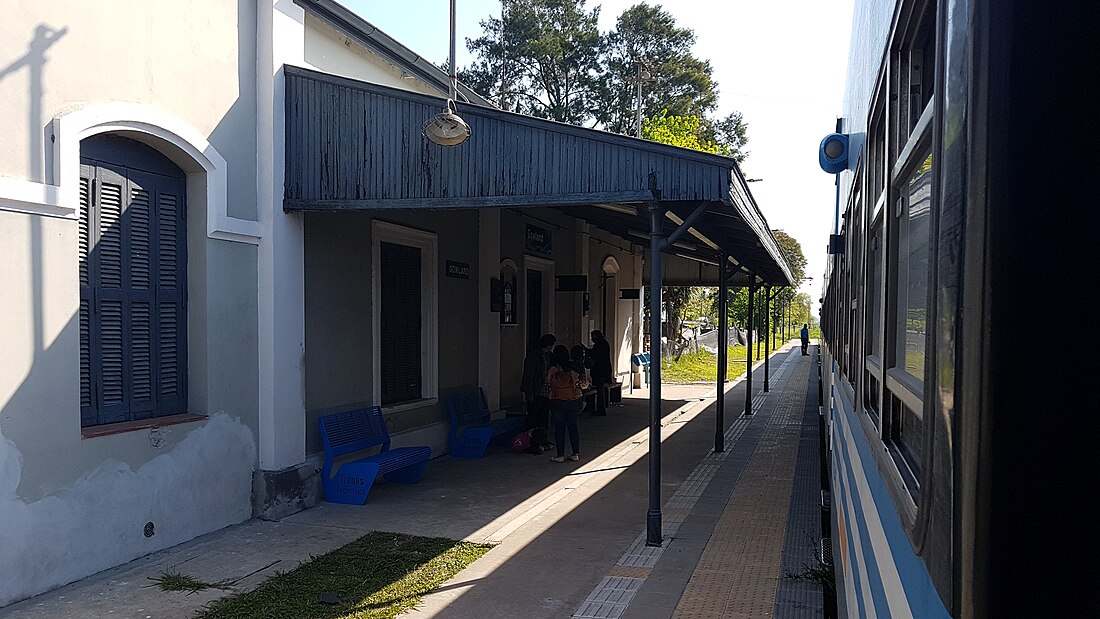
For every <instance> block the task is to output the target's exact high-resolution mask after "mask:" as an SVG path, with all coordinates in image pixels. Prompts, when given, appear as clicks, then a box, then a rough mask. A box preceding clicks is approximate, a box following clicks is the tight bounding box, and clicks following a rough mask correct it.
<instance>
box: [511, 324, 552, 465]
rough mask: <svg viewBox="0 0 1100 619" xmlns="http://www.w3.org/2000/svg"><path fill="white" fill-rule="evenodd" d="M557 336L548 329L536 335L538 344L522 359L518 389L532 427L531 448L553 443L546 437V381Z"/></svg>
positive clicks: (542, 448)
mask: <svg viewBox="0 0 1100 619" xmlns="http://www.w3.org/2000/svg"><path fill="white" fill-rule="evenodd" d="M557 341H558V338H556V337H554V336H553V335H552V334H550V333H547V334H545V335H543V336H542V337H541V338H539V341H538V345H537V346H531V350H530V352H528V353H527V358H526V359H524V360H523V377H522V378H521V379H520V387H519V390H520V391H522V392H523V398H524V400H526V402H527V429H528V430H531V450H532V452H535V453H539V454H541V453H542V450H544V449H549V448H551V447H553V446H554V445H553V443H551V442H550V440H549V436H550V433H549V427H550V385H548V384H547V383H546V370H547V369H549V367H550V351H551V350H553V349H554V344H555V343H556V342H557Z"/></svg>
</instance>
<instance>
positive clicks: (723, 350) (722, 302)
mask: <svg viewBox="0 0 1100 619" xmlns="http://www.w3.org/2000/svg"><path fill="white" fill-rule="evenodd" d="M728 262H729V261H728V260H727V259H726V255H725V254H722V259H721V261H720V262H719V263H718V282H719V283H718V401H717V402H716V408H717V413H718V418H717V419H716V420H715V424H714V452H715V453H722V452H723V451H725V450H726V445H725V443H726V435H725V427H726V373H727V370H728V363H729V320H730V318H729V306H728V301H727V300H726V296H727V295H726V293H727V292H728V290H729V288H728V287H727V286H726V279H727V276H726V269H727V268H728V266H729V265H728V264H727V263H728Z"/></svg>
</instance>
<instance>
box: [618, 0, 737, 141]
mask: <svg viewBox="0 0 1100 619" xmlns="http://www.w3.org/2000/svg"><path fill="white" fill-rule="evenodd" d="M694 44H695V33H694V32H693V31H692V30H691V29H690V28H679V27H677V26H676V18H674V17H673V16H672V15H671V14H670V13H669V12H668V11H665V10H664V9H663V8H661V7H660V6H653V5H649V4H646V3H644V2H642V3H639V4H636V5H634V6H632V7H630V8H628V9H626V10H625V11H623V13H622V14H621V15H619V18H618V19H617V20H616V22H615V29H614V30H612V31H611V32H608V33H607V37H606V50H605V58H606V60H605V64H606V71H605V72H604V74H603V76H602V79H601V80H600V85H601V89H602V90H601V92H602V94H603V99H604V102H605V104H606V106H605V107H604V108H602V109H601V111H600V112H599V113H598V114H597V117H598V118H599V120H600V122H601V124H603V126H604V127H606V128H607V130H609V131H615V132H618V133H627V134H633V133H634V128H635V122H636V118H637V109H638V108H637V105H638V101H637V78H638V73H639V71H638V69H639V67H638V64H639V63H641V65H642V67H643V70H644V71H645V72H646V73H648V74H649V77H648V79H645V80H644V81H643V83H642V113H643V115H644V116H646V117H652V116H656V115H657V114H658V113H660V111H661V110H670V111H671V112H672V114H673V115H676V116H686V115H696V116H702V115H704V114H705V113H707V112H709V111H711V110H713V109H714V106H715V104H716V103H717V100H718V92H717V84H716V83H715V82H714V79H713V78H712V75H711V73H712V68H711V66H710V63H709V62H707V61H703V60H699V59H698V58H696V57H695V55H694V54H692V53H691V47H692V45H694Z"/></svg>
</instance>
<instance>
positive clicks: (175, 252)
mask: <svg viewBox="0 0 1100 619" xmlns="http://www.w3.org/2000/svg"><path fill="white" fill-rule="evenodd" d="M96 163H98V162H93V161H87V162H85V165H82V166H81V214H80V235H79V236H80V258H81V261H80V278H81V309H80V337H81V344H80V355H81V358H80V366H81V367H80V376H81V421H82V424H83V425H98V424H104V423H113V422H118V421H128V420H134V419H144V418H148V417H155V416H162V415H170V414H174V413H180V412H185V411H186V409H187V400H186V393H187V387H186V375H187V373H186V349H185V344H186V305H185V303H186V295H185V291H186V254H185V251H184V249H185V246H186V245H185V236H184V231H185V229H186V228H185V220H184V212H183V205H184V204H185V200H184V198H185V196H184V183H185V181H184V179H183V178H175V177H170V176H164V175H161V174H153V173H148V172H143V171H139V170H134V169H130V168H126V167H123V166H117V165H110V164H104V165H96ZM85 189H86V191H85ZM85 195H87V196H88V198H89V199H88V200H85Z"/></svg>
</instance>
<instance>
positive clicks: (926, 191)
mask: <svg viewBox="0 0 1100 619" xmlns="http://www.w3.org/2000/svg"><path fill="white" fill-rule="evenodd" d="M902 192H903V194H902V197H901V211H902V212H901V214H900V217H899V225H898V285H897V294H898V299H897V312H898V316H897V318H898V331H897V333H898V340H899V341H898V345H897V347H896V348H897V351H896V352H897V358H896V360H895V362H896V365H897V367H900V368H902V369H904V370H905V371H906V372H907V373H908V374H910V375H911V376H913V377H914V378H917V379H918V380H921V381H923V380H924V361H925V349H926V342H925V340H926V337H925V335H926V333H927V317H928V266H929V265H928V245H929V234H930V231H931V227H930V220H931V217H930V215H931V206H932V154H931V152H928V153H927V155H925V156H924V158H923V161H921V163H920V165H918V166H917V168H916V169H915V170H913V172H912V174H911V175H910V176H909V180H908V182H907V183H906V184H905V186H903V187H902Z"/></svg>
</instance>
